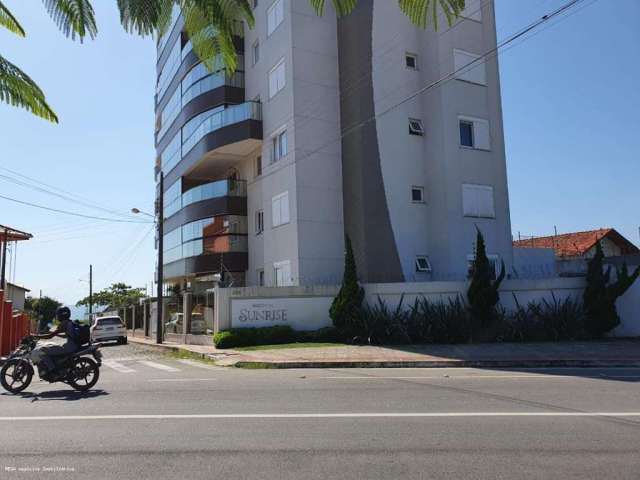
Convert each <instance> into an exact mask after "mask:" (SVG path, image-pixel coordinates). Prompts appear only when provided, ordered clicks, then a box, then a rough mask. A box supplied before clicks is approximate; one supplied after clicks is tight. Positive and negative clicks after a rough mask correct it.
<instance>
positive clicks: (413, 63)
mask: <svg viewBox="0 0 640 480" xmlns="http://www.w3.org/2000/svg"><path fill="white" fill-rule="evenodd" d="M404 62H405V66H406V67H407V68H410V69H411V70H417V69H418V56H417V55H415V54H413V53H407V54H405V56H404Z"/></svg>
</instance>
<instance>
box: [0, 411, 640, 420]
mask: <svg viewBox="0 0 640 480" xmlns="http://www.w3.org/2000/svg"><path fill="white" fill-rule="evenodd" d="M449 417H452V418H470V417H476V418H478V417H479V418H482V417H640V412H439V413H435V412H433V413H431V412H430V413H420V412H416V413H229V414H224V413H215V414H192V415H170V414H155V415H154V414H150V415H60V416H54V415H48V416H33V417H0V422H16V421H38V422H41V421H64V422H66V421H69V420H83V421H86V420H194V419H195V420H198V419H221V420H224V419H260V418H263V419H307V418H311V419H313V418H449Z"/></svg>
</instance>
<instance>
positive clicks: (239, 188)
mask: <svg viewBox="0 0 640 480" xmlns="http://www.w3.org/2000/svg"><path fill="white" fill-rule="evenodd" d="M246 196H247V182H246V181H245V180H230V179H224V180H218V181H216V182H211V183H205V184H204V185H199V186H197V187H195V188H192V189H191V190H188V191H186V192H185V193H183V194H182V196H181V197H179V198H177V199H175V200H173V201H172V202H171V203H169V204H167V205H166V206H165V208H164V216H165V218H169V217H170V216H171V215H173V214H174V213H176V212H178V211H180V210H181V209H183V208H184V207H186V206H187V205H191V204H192V203H196V202H201V201H203V200H210V199H213V198H220V197H246Z"/></svg>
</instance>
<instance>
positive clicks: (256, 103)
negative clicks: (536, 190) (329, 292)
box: [156, 0, 513, 286]
mask: <svg viewBox="0 0 640 480" xmlns="http://www.w3.org/2000/svg"><path fill="white" fill-rule="evenodd" d="M328 3H330V2H328ZM253 4H254V15H255V20H256V23H255V27H254V28H253V29H248V28H246V26H245V27H244V28H243V29H239V30H238V36H237V38H236V42H235V43H236V48H237V51H238V54H239V56H240V63H239V65H240V67H239V69H238V71H237V72H236V73H235V74H234V75H232V76H229V75H226V74H225V73H224V72H223V71H220V72H214V73H209V72H208V71H207V69H206V68H205V67H204V66H203V65H201V64H200V63H199V62H198V60H197V57H196V56H195V54H194V52H193V51H192V50H191V46H190V43H189V42H188V39H187V38H186V36H185V35H184V34H183V33H182V21H181V19H180V18H178V17H177V16H176V18H175V19H174V25H173V27H172V28H171V29H170V30H169V32H168V33H167V34H166V35H165V36H164V37H163V38H161V39H160V41H159V42H158V85H157V95H156V106H157V109H156V111H157V122H156V146H157V154H158V155H157V161H156V175H157V174H158V173H159V172H160V171H162V172H163V174H164V205H165V236H164V244H165V247H164V250H165V251H164V256H165V273H164V278H165V281H166V282H168V283H169V282H170V283H180V284H183V285H184V284H185V282H189V283H190V284H201V285H202V286H209V285H210V283H211V282H212V281H213V279H214V277H213V274H216V273H224V276H225V283H226V284H227V285H267V286H289V285H317V284H335V283H339V281H340V279H341V276H342V269H343V262H344V235H345V233H347V234H348V235H349V237H350V238H351V240H352V243H353V248H354V253H355V256H356V260H357V264H358V268H359V274H360V277H361V280H362V281H363V282H414V281H429V280H445V279H459V278H464V276H465V275H466V273H467V269H468V264H469V262H470V260H471V259H472V258H473V242H474V239H475V232H476V227H477V228H479V229H480V230H482V232H483V234H484V236H485V239H486V243H487V247H488V253H489V254H490V255H492V256H493V257H494V258H495V259H502V260H504V261H505V263H506V264H507V266H509V265H510V264H511V263H512V260H513V259H512V256H513V253H512V245H511V233H510V219H509V201H508V192H507V177H506V162H505V152H504V140H503V131H502V111H501V100H500V85H499V77H498V64H497V60H496V58H495V57H488V58H487V59H480V60H482V61H476V59H478V58H479V56H480V55H482V54H484V53H485V52H487V51H489V50H491V49H492V48H494V47H495V46H496V32H495V19H494V7H493V1H491V0H482V1H480V0H471V1H468V2H467V8H466V10H465V12H464V14H463V16H462V17H461V18H460V19H458V20H457V21H456V22H455V23H454V24H453V25H451V26H448V25H447V23H446V21H445V19H444V18H441V19H440V22H439V29H438V30H437V31H434V29H433V28H427V29H426V30H422V29H419V28H417V27H415V26H413V25H412V24H411V23H410V22H409V20H408V19H407V18H406V17H405V16H404V14H403V13H402V12H401V11H400V9H399V8H398V5H397V2H389V1H387V0H360V2H359V3H358V7H357V8H356V10H355V11H354V12H353V13H352V14H351V15H349V16H346V17H344V18H340V19H336V15H335V12H334V11H333V10H332V9H331V7H330V5H327V8H326V11H325V14H324V16H322V17H319V16H317V15H316V14H315V12H314V11H313V10H312V8H311V7H310V5H309V2H307V1H303V0H300V1H298V0H256V1H254V2H253ZM474 61H475V63H472V62H474ZM467 65H468V67H467V68H462V67H465V66H467ZM461 68H462V70H459V69H461ZM457 70H459V71H458V73H457V74H456V75H455V78H450V79H447V80H446V81H443V82H440V83H437V82H438V80H441V79H443V78H446V77H447V75H450V74H451V73H452V72H454V71H457ZM432 84H433V85H434V86H432V87H428V86H429V85H432ZM421 89H423V90H424V91H423V92H422V93H420V94H416V92H418V91H420V90H421Z"/></svg>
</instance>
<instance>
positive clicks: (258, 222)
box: [255, 210, 264, 235]
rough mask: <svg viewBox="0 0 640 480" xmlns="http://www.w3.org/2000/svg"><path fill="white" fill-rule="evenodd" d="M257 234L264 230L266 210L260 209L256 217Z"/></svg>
mask: <svg viewBox="0 0 640 480" xmlns="http://www.w3.org/2000/svg"><path fill="white" fill-rule="evenodd" d="M255 223H256V224H255V229H256V235H260V234H261V233H262V232H263V231H264V211H263V210H258V211H257V212H256V218H255Z"/></svg>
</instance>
